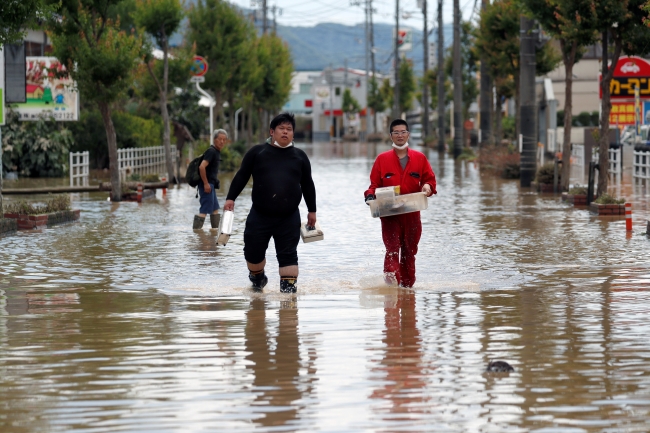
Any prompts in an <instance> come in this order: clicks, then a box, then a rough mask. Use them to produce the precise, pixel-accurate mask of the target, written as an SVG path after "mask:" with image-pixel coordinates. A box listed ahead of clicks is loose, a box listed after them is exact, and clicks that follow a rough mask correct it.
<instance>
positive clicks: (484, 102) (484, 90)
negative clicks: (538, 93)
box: [479, 0, 493, 146]
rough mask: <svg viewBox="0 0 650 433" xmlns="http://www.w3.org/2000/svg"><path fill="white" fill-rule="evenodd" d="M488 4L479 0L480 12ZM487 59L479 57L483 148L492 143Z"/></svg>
mask: <svg viewBox="0 0 650 433" xmlns="http://www.w3.org/2000/svg"><path fill="white" fill-rule="evenodd" d="M489 4H490V0H481V11H482V12H485V9H486V8H487V7H488V5H489ZM487 63H488V61H487V57H486V56H485V54H483V55H482V56H481V69H480V72H481V96H480V97H479V105H480V107H479V112H480V116H481V119H480V121H479V145H480V146H484V145H486V144H489V143H490V142H491V141H492V117H491V113H492V105H493V103H492V100H493V97H492V93H493V92H492V78H491V77H490V73H489V72H488V66H487Z"/></svg>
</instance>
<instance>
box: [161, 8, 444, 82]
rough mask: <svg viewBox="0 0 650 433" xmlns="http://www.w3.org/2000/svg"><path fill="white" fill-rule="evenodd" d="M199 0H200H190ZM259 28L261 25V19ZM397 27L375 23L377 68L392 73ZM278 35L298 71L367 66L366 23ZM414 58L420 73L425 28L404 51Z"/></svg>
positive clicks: (290, 29)
mask: <svg viewBox="0 0 650 433" xmlns="http://www.w3.org/2000/svg"><path fill="white" fill-rule="evenodd" d="M188 1H189V3H196V0H188ZM242 13H243V14H244V15H245V16H253V15H254V13H253V11H251V10H250V9H246V8H244V9H242ZM256 24H258V29H260V31H261V24H260V22H259V20H258V22H257V23H256ZM269 25H270V22H269ZM186 26H187V22H185V23H183V24H182V28H183V30H181V32H179V33H177V34H175V35H173V36H172V38H170V39H171V40H170V42H171V45H178V44H181V43H182V39H183V38H182V36H181V35H182V34H183V33H184V32H185V28H186ZM393 28H394V26H393V25H391V24H383V23H382V24H379V23H375V24H374V39H375V50H376V53H375V67H376V68H377V72H380V73H384V74H386V73H388V72H389V71H390V69H391V64H392V62H393V56H392V53H393V43H394V40H393ZM443 29H444V36H445V47H448V46H450V45H451V42H452V38H453V29H452V25H451V24H445V25H444V26H443ZM277 31H278V35H279V36H280V37H281V38H282V39H284V40H285V41H286V42H287V44H288V45H289V48H290V49H291V54H292V57H293V63H294V67H295V68H296V70H298V71H310V70H321V69H324V68H326V67H328V66H329V65H330V64H332V66H333V67H335V68H338V67H343V65H344V64H345V59H347V62H348V66H349V67H351V68H358V69H365V68H366V66H365V65H366V63H365V26H364V25H363V24H357V25H354V26H347V25H343V24H335V23H320V24H317V25H315V26H312V27H299V26H284V25H278V26H277ZM436 38H437V30H434V31H433V32H432V33H431V34H430V35H429V41H430V42H435V41H436ZM402 54H405V55H406V57H407V58H408V59H411V60H412V61H413V65H414V67H415V70H416V73H418V74H419V73H421V71H422V67H423V58H424V49H423V47H422V31H421V30H414V31H413V49H412V50H411V51H408V52H405V53H402Z"/></svg>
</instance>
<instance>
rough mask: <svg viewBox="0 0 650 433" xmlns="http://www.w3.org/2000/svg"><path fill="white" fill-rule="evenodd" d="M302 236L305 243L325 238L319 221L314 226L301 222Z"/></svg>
mask: <svg viewBox="0 0 650 433" xmlns="http://www.w3.org/2000/svg"><path fill="white" fill-rule="evenodd" d="M300 237H301V238H302V241H303V242H304V243H308V242H316V241H322V240H323V239H324V235H323V231H322V230H321V229H320V226H319V225H318V223H316V226H314V227H307V223H302V224H300Z"/></svg>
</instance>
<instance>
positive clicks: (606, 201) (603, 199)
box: [594, 193, 625, 204]
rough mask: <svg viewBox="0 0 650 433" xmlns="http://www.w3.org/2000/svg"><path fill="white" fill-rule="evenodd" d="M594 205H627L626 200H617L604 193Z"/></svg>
mask: <svg viewBox="0 0 650 433" xmlns="http://www.w3.org/2000/svg"><path fill="white" fill-rule="evenodd" d="M594 203H598V204H623V203H625V198H621V199H617V198H615V197H612V196H611V195H609V194H607V193H604V194H601V195H600V197H598V198H597V199H596V200H594Z"/></svg>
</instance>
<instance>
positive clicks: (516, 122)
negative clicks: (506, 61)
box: [514, 71, 521, 149]
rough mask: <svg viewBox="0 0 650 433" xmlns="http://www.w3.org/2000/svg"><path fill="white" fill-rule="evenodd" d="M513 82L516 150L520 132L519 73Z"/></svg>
mask: <svg viewBox="0 0 650 433" xmlns="http://www.w3.org/2000/svg"><path fill="white" fill-rule="evenodd" d="M514 80H515V143H517V149H519V131H521V125H519V105H520V103H519V99H520V98H519V94H520V92H519V82H520V81H521V80H520V79H519V71H517V72H516V73H515V75H514Z"/></svg>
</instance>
